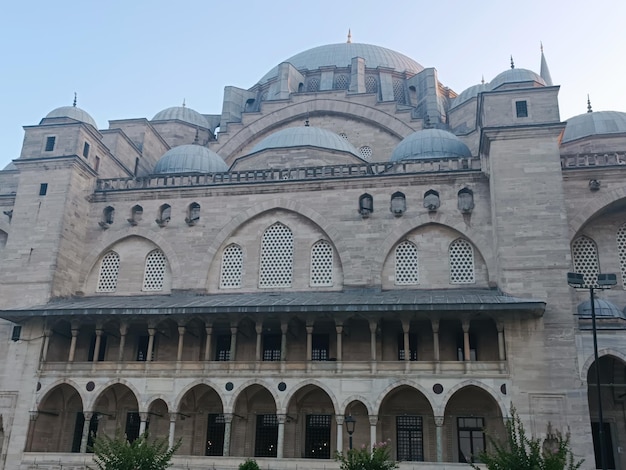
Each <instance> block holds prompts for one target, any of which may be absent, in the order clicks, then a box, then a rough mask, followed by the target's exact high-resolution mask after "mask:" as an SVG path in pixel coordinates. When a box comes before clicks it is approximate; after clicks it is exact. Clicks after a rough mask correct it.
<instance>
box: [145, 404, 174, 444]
mask: <svg viewBox="0 0 626 470" xmlns="http://www.w3.org/2000/svg"><path fill="white" fill-rule="evenodd" d="M169 426H170V419H169V413H168V409H167V404H166V403H165V402H164V401H163V400H161V399H160V398H159V399H157V400H154V401H153V402H152V403H151V404H150V408H148V421H147V423H146V431H148V433H149V435H150V438H151V439H167V437H168V435H169V432H170V427H169Z"/></svg>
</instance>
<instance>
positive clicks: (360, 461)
mask: <svg viewBox="0 0 626 470" xmlns="http://www.w3.org/2000/svg"><path fill="white" fill-rule="evenodd" d="M388 444H389V442H379V443H377V444H374V446H373V448H372V450H371V452H370V450H369V447H367V446H365V445H364V446H362V447H361V448H360V449H350V450H349V451H348V452H347V453H346V454H345V455H344V454H343V452H337V453H336V454H335V460H336V461H338V462H339V463H340V468H341V470H392V469H394V468H398V463H397V462H396V461H395V460H392V459H391V454H390V452H389V446H388Z"/></svg>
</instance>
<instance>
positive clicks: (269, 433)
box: [254, 415, 278, 457]
mask: <svg viewBox="0 0 626 470" xmlns="http://www.w3.org/2000/svg"><path fill="white" fill-rule="evenodd" d="M277 450H278V419H277V418H276V415H257V417H256V439H255V442H254V456H255V457H276V456H277Z"/></svg>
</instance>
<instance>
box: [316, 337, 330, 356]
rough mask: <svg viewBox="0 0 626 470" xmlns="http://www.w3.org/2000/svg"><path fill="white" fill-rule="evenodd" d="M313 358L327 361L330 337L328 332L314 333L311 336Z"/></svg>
mask: <svg viewBox="0 0 626 470" xmlns="http://www.w3.org/2000/svg"><path fill="white" fill-rule="evenodd" d="M311 339H312V341H311V360H313V361H327V360H328V349H329V343H330V341H329V338H328V335H327V334H314V335H313V337H312V338H311Z"/></svg>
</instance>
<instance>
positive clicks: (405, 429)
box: [396, 415, 424, 462]
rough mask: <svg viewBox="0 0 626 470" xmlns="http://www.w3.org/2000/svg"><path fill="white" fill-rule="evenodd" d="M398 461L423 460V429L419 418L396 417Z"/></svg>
mask: <svg viewBox="0 0 626 470" xmlns="http://www.w3.org/2000/svg"><path fill="white" fill-rule="evenodd" d="M396 434H397V436H398V437H397V440H398V443H397V447H396V450H397V455H398V460H404V461H413V462H415V461H417V462H421V461H423V460H424V429H423V427H422V417H421V416H406V415H405V416H396Z"/></svg>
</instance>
